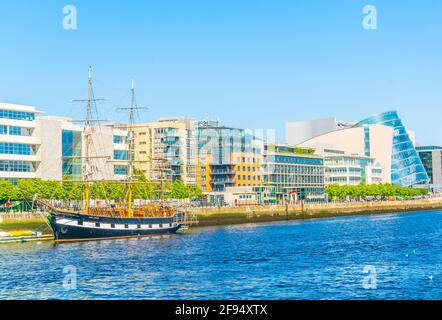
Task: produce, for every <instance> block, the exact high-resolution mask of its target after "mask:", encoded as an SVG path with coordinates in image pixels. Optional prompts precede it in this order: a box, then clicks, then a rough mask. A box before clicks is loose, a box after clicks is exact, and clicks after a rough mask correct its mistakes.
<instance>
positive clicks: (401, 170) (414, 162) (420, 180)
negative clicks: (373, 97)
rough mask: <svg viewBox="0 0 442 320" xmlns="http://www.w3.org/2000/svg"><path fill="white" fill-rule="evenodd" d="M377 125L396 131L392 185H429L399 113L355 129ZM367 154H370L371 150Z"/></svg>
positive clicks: (359, 125) (392, 163)
mask: <svg viewBox="0 0 442 320" xmlns="http://www.w3.org/2000/svg"><path fill="white" fill-rule="evenodd" d="M375 124H380V125H385V126H388V127H392V128H393V130H394V134H393V150H392V159H391V181H392V183H393V184H394V185H399V186H405V187H412V186H418V185H425V184H427V183H428V182H429V178H428V175H427V172H426V171H425V168H424V166H423V164H422V161H421V159H420V157H419V155H418V153H417V151H416V149H415V147H414V145H413V142H412V141H411V139H410V136H409V135H408V132H407V130H406V129H405V127H404V125H403V123H402V120H401V119H400V118H399V116H398V114H397V112H395V111H389V112H385V113H382V114H379V115H376V116H373V117H370V118H367V119H365V120H363V121H361V122H359V123H357V124H356V125H355V127H365V126H370V125H375ZM366 152H367V153H368V152H369V150H366ZM367 156H370V155H369V154H368V155H367Z"/></svg>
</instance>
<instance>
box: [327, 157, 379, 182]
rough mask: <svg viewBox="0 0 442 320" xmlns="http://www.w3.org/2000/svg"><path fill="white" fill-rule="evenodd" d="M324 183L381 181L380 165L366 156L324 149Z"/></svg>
mask: <svg viewBox="0 0 442 320" xmlns="http://www.w3.org/2000/svg"><path fill="white" fill-rule="evenodd" d="M324 167H325V175H324V176H325V184H326V185H330V184H339V185H359V184H361V183H365V184H380V183H383V182H384V181H383V179H382V167H381V166H380V165H379V163H376V160H375V159H373V158H370V157H367V156H362V155H355V154H346V153H345V152H343V151H337V150H326V153H325V155H324Z"/></svg>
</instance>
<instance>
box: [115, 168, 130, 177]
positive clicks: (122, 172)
mask: <svg viewBox="0 0 442 320" xmlns="http://www.w3.org/2000/svg"><path fill="white" fill-rule="evenodd" d="M114 174H115V175H118V176H125V175H127V167H126V166H114Z"/></svg>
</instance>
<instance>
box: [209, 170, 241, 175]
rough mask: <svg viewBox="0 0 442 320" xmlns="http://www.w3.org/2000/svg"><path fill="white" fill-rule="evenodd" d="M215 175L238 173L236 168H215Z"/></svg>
mask: <svg viewBox="0 0 442 320" xmlns="http://www.w3.org/2000/svg"><path fill="white" fill-rule="evenodd" d="M211 173H212V174H213V175H234V174H236V172H235V170H233V169H232V170H214V171H212V172H211Z"/></svg>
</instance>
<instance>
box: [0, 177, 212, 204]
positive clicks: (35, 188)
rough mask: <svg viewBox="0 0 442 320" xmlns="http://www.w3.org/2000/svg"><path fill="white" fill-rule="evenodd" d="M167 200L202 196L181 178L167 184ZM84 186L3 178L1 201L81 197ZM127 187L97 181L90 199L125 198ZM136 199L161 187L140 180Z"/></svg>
mask: <svg viewBox="0 0 442 320" xmlns="http://www.w3.org/2000/svg"><path fill="white" fill-rule="evenodd" d="M163 187H164V190H165V191H164V192H163V195H164V198H166V199H192V198H200V197H202V196H203V193H202V191H201V190H200V189H199V188H198V187H195V186H187V185H185V184H184V183H183V182H182V181H179V180H177V181H175V182H173V183H166V184H165V185H164V186H163ZM83 191H84V185H83V184H79V183H75V182H70V181H64V182H59V181H44V180H40V179H25V180H20V181H19V182H18V185H17V186H14V185H13V184H12V183H11V182H9V181H0V201H8V200H9V201H30V200H32V199H33V197H34V196H35V195H37V196H38V197H39V198H41V199H45V200H65V201H69V200H81V199H82V197H83ZM126 193H127V188H126V186H125V185H124V184H121V183H112V182H95V183H93V184H92V185H91V198H92V199H103V200H123V199H124V198H125V197H126ZM133 193H134V195H133V196H134V198H135V199H158V198H159V197H160V194H161V188H160V186H159V185H158V184H156V183H149V182H147V181H146V182H141V181H140V182H138V183H137V184H135V185H134V187H133Z"/></svg>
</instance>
